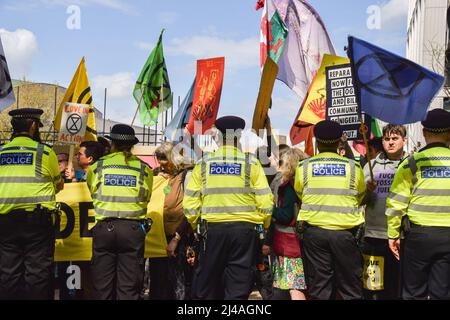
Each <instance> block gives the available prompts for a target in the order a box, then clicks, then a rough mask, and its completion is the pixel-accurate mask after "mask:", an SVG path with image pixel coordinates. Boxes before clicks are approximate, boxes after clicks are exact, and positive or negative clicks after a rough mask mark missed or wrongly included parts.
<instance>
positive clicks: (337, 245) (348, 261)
mask: <svg viewBox="0 0 450 320" xmlns="http://www.w3.org/2000/svg"><path fill="white" fill-rule="evenodd" d="M303 261H304V264H305V277H306V286H307V288H308V296H309V298H310V299H313V300H314V299H320V300H329V299H336V298H339V299H344V300H350V299H362V298H363V288H362V270H363V261H362V255H361V252H360V249H359V247H358V244H357V243H356V239H355V237H354V235H353V232H352V231H351V230H326V229H322V228H317V227H312V226H309V227H307V228H306V229H305V231H304V233H303Z"/></svg>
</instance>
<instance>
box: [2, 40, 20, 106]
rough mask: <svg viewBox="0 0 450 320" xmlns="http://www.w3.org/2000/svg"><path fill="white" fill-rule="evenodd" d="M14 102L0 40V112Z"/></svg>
mask: <svg viewBox="0 0 450 320" xmlns="http://www.w3.org/2000/svg"><path fill="white" fill-rule="evenodd" d="M15 101H16V98H15V97H14V90H13V86H12V82H11V76H10V75H9V71H8V64H7V63H6V58H5V52H4V51H3V46H2V40H1V39H0V111H2V110H3V109H5V108H7V107H9V106H10V105H12V104H13V103H14V102H15Z"/></svg>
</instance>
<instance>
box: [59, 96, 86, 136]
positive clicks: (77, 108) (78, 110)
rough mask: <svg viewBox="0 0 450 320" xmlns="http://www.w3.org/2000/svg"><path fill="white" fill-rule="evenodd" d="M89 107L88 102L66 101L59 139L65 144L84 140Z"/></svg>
mask: <svg viewBox="0 0 450 320" xmlns="http://www.w3.org/2000/svg"><path fill="white" fill-rule="evenodd" d="M89 109H90V106H89V105H88V104H79V103H71V102H66V103H64V105H63V108H62V121H61V129H60V131H59V134H58V141H60V142H62V143H65V144H80V143H81V142H83V141H84V135H85V133H86V122H87V118H88V114H89Z"/></svg>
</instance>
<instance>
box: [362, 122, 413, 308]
mask: <svg viewBox="0 0 450 320" xmlns="http://www.w3.org/2000/svg"><path fill="white" fill-rule="evenodd" d="M382 144H383V151H382V152H380V153H379V154H378V155H377V156H376V157H375V159H373V160H371V163H372V170H373V178H374V179H373V180H372V179H371V176H370V171H369V165H368V164H366V165H365V166H364V179H365V180H366V187H367V193H366V197H365V200H364V203H365V204H366V211H365V228H364V238H363V241H362V244H361V247H362V252H363V254H364V258H365V260H366V263H365V264H364V266H365V268H364V289H365V290H364V295H365V298H366V299H369V300H380V299H381V300H393V299H398V298H399V291H398V287H399V282H400V281H399V280H400V279H399V272H400V266H399V263H398V261H397V260H396V259H395V258H394V256H393V255H392V253H391V251H390V249H389V246H388V242H387V240H388V237H387V223H386V216H385V211H386V198H387V196H388V194H389V189H390V187H391V184H392V181H393V179H394V175H395V172H396V171H397V168H398V166H399V164H400V163H401V161H402V160H403V159H404V157H405V152H404V151H403V148H404V146H405V144H406V128H405V127H404V126H402V125H392V124H388V125H386V126H385V127H384V128H383V139H382ZM369 148H370V146H369ZM371 262H372V263H371Z"/></svg>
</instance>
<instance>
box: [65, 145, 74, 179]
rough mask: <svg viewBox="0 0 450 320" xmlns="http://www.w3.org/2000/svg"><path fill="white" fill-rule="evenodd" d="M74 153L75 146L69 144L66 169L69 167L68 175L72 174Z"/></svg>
mask: <svg viewBox="0 0 450 320" xmlns="http://www.w3.org/2000/svg"><path fill="white" fill-rule="evenodd" d="M74 153H75V146H74V145H73V144H71V145H70V149H69V163H68V164H67V169H69V172H70V175H72V169H73V155H74Z"/></svg>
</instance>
